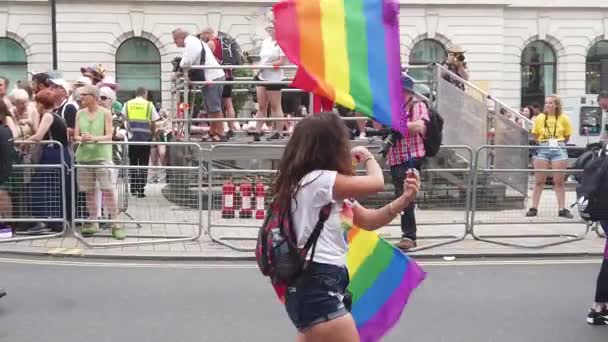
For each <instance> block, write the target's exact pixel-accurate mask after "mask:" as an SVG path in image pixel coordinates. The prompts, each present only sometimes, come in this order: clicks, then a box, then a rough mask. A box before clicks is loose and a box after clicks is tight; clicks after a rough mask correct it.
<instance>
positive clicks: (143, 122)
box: [122, 87, 160, 198]
mask: <svg viewBox="0 0 608 342" xmlns="http://www.w3.org/2000/svg"><path fill="white" fill-rule="evenodd" d="M147 97H148V90H147V89H146V88H143V87H139V88H137V90H136V91H135V98H134V99H133V100H131V101H128V102H127V103H125V105H124V106H123V108H122V113H123V115H124V116H125V117H126V118H127V126H128V132H129V141H134V142H150V141H152V136H153V135H154V129H155V127H154V122H155V121H158V120H159V119H160V116H159V115H158V112H157V111H156V108H154V104H153V103H152V102H150V101H148V100H146V99H147ZM150 149H151V146H150V145H130V146H129V160H130V164H131V166H148V165H149V164H150ZM129 178H130V180H129V182H130V184H131V194H132V195H133V196H137V197H138V198H144V197H146V195H145V194H144V189H145V187H146V183H147V182H148V170H147V169H145V168H144V169H136V170H130V171H129Z"/></svg>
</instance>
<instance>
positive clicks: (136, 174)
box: [129, 145, 151, 194]
mask: <svg viewBox="0 0 608 342" xmlns="http://www.w3.org/2000/svg"><path fill="white" fill-rule="evenodd" d="M150 150H151V147H150V145H146V146H143V145H131V146H129V163H130V165H131V166H148V165H150ZM129 183H130V184H131V193H132V194H143V193H144V188H145V187H146V184H147V183H148V169H147V168H145V169H137V170H134V169H131V170H129Z"/></svg>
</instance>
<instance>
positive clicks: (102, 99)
mask: <svg viewBox="0 0 608 342" xmlns="http://www.w3.org/2000/svg"><path fill="white" fill-rule="evenodd" d="M99 99H100V100H101V101H106V100H109V99H110V98H109V97H106V96H100V97H99Z"/></svg>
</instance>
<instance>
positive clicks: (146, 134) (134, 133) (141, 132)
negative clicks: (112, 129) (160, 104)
mask: <svg viewBox="0 0 608 342" xmlns="http://www.w3.org/2000/svg"><path fill="white" fill-rule="evenodd" d="M126 106H127V121H128V123H129V132H130V133H131V140H132V141H150V140H151V139H152V132H151V124H150V123H151V121H152V103H151V102H150V101H147V100H145V99H142V98H140V97H138V98H135V99H133V100H131V101H128V102H127V104H126Z"/></svg>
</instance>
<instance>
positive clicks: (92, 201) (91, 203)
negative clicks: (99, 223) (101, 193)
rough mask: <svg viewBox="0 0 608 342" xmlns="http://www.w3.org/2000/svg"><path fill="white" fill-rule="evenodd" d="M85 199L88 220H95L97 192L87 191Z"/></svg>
mask: <svg viewBox="0 0 608 342" xmlns="http://www.w3.org/2000/svg"><path fill="white" fill-rule="evenodd" d="M86 197H87V209H88V210H89V216H91V217H90V219H92V220H93V219H96V217H92V216H97V190H93V191H89V192H87V193H86Z"/></svg>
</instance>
